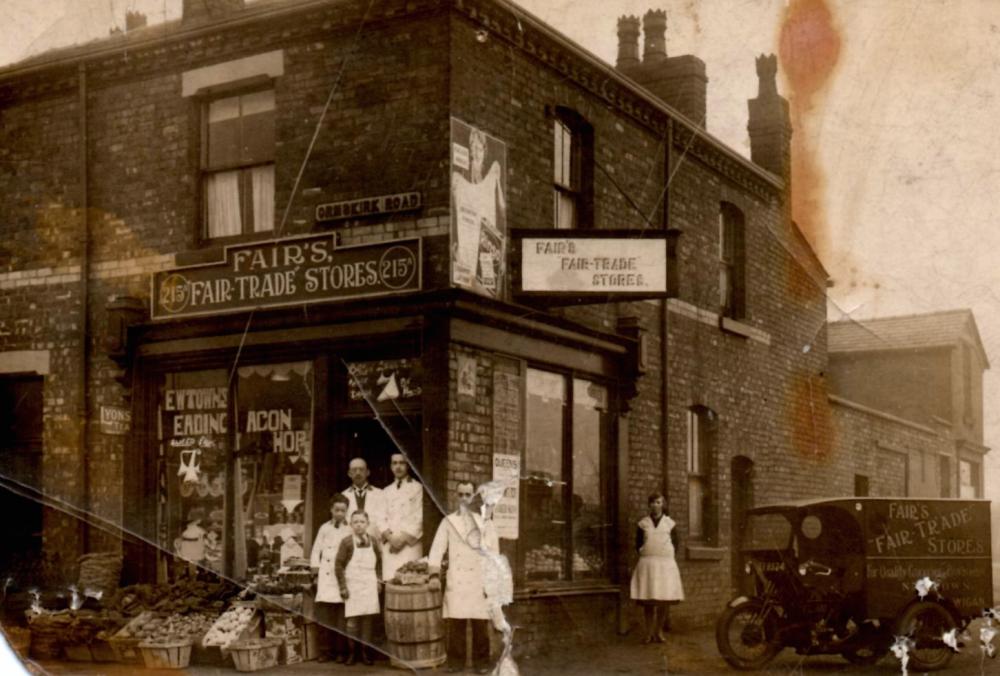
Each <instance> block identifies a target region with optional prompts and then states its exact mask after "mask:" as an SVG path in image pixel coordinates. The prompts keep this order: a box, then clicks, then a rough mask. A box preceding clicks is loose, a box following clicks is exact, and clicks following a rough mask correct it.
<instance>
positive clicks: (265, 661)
mask: <svg viewBox="0 0 1000 676" xmlns="http://www.w3.org/2000/svg"><path fill="white" fill-rule="evenodd" d="M281 643H282V640H281V639H280V638H254V639H249V640H246V641H235V642H233V643H232V644H231V645H230V646H229V650H230V651H231V653H232V656H233V664H234V665H235V666H236V671H260V670H261V669H268V668H270V667H276V666H278V651H279V649H280V648H281Z"/></svg>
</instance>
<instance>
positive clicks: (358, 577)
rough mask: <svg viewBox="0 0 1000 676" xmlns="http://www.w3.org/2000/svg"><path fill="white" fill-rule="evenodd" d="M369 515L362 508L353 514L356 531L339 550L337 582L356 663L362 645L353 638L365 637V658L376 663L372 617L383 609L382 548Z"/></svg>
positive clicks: (349, 661)
mask: <svg viewBox="0 0 1000 676" xmlns="http://www.w3.org/2000/svg"><path fill="white" fill-rule="evenodd" d="M368 529H369V523H368V515H367V514H365V513H364V512H362V511H356V512H354V513H353V514H351V531H352V534H351V535H350V536H348V537H346V538H344V539H343V540H341V542H340V548H339V549H338V551H337V563H336V570H337V582H338V583H339V585H340V595H341V597H343V599H344V616H345V617H346V618H347V633H348V635H349V636H351V637H352V638H351V639H350V640H349V641H348V644H349V646H350V648H349V649H348V655H347V661H346V662H345V664H354V662H355V660H356V659H357V652H358V645H357V641H355V640H354V638H353V637H356V636H359V635H360V637H361V643H362V645H361V647H360V652H361V661H362V662H364V663H365V664H369V665H370V664H372V657H371V652H370V648H369V646H370V645H371V642H372V620H373V619H374V618H375V617H377V616H378V614H379V611H380V609H381V607H380V605H379V601H378V591H379V585H380V584H382V549H381V547H379V544H378V540H376V539H375V538H374V537H372V536H371V535H369V533H368Z"/></svg>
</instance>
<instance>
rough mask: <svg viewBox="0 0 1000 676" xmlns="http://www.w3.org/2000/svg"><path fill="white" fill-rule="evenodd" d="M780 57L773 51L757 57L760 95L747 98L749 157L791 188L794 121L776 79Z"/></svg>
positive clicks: (758, 91) (758, 93)
mask: <svg viewBox="0 0 1000 676" xmlns="http://www.w3.org/2000/svg"><path fill="white" fill-rule="evenodd" d="M777 74H778V58H777V57H776V56H775V55H774V54H769V55H766V56H765V55H764V54H761V55H760V56H758V57H757V83H758V84H757V98H755V99H750V100H749V101H747V106H748V107H749V109H750V117H749V122H748V123H747V131H749V132H750V159H752V160H753V162H754V164H757V165H758V166H761V167H763V168H764V169H767V170H768V171H770V172H771V173H774V174H777V175H778V176H780V177H781V178H782V179H784V181H785V186H786V189H787V188H790V187H791V178H792V122H791V117H790V116H789V113H788V101H786V100H785V99H784V98H783V97H782V96H781V95H780V94H778V85H777V83H776V80H775V78H776V77H777Z"/></svg>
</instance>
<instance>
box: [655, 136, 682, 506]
mask: <svg viewBox="0 0 1000 676" xmlns="http://www.w3.org/2000/svg"><path fill="white" fill-rule="evenodd" d="M673 144H674V125H673V120H667V142H666V145H665V148H664V151H663V153H664V154H663V174H664V176H663V231H664V233H666V234H667V265H668V266H670V267H675V266H676V262H677V256H676V255H673V256H672V255H671V254H672V253H676V250H677V249H676V246H677V245H676V241H677V239H676V233H672V231H671V229H670V178H671V176H673V171H674V167H673ZM677 279H679V277H678V275H677V270H670V269H669V268H668V269H667V296H668V298H669V297H670V296H674V295H676V294H677V289H676V288H675V287H676V281H675V280H677ZM668 314H669V312H668V310H667V298H664V299H662V300H661V301H660V326H661V327H662V330H663V333H662V335H661V336H660V348H661V355H660V359H661V366H662V371H663V383H662V386H661V389H660V396H661V399H662V400H663V401H662V407H663V420H662V421H661V423H660V435H661V437H662V438H661V440H660V443H661V444H662V446H663V494H664V495H666V496H667V502H668V504H667V509H668V510H669V509H670V505H669V501H670V497H671V496H670V452H669V450H668V449H669V447H670V446H669V443H668V442H669V438H670V434H669V432H668V428H669V404H670V396H669V394H668V387H669V385H670V383H669V382H668V378H667V356H668V349H667V326H668V324H669V320H668V317H667V316H668Z"/></svg>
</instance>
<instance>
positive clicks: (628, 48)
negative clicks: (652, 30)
mask: <svg viewBox="0 0 1000 676" xmlns="http://www.w3.org/2000/svg"><path fill="white" fill-rule="evenodd" d="M639 63H640V62H639V17H637V16H623V17H619V19H618V63H617V64H616V66H617V67H618V68H619V69H621V70H629V69H632V68H635V67H636V66H638V65H639Z"/></svg>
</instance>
